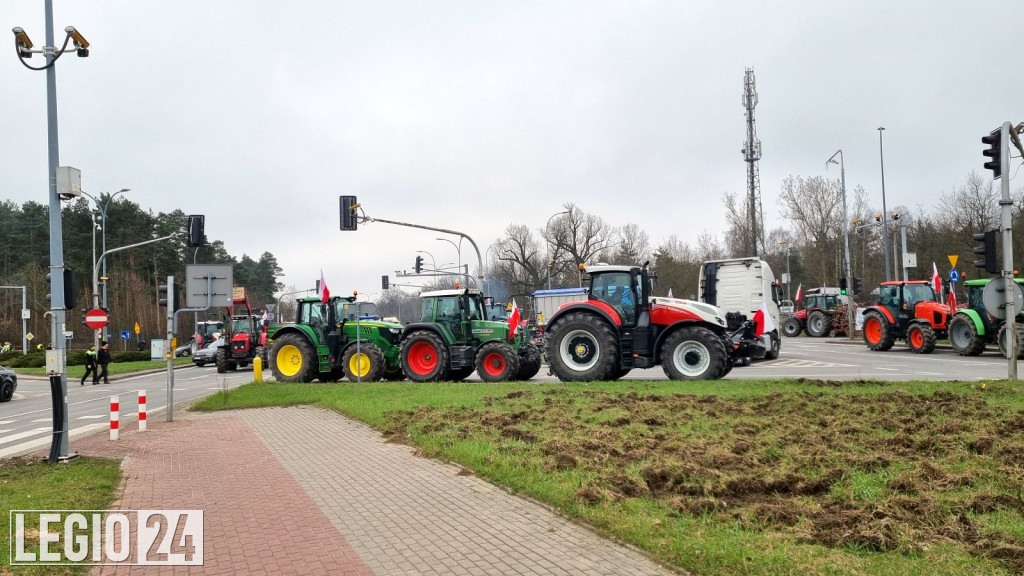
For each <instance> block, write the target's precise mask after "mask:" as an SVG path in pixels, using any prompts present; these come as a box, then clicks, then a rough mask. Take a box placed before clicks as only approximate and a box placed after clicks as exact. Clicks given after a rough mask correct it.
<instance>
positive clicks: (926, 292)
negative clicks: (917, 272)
mask: <svg viewBox="0 0 1024 576" xmlns="http://www.w3.org/2000/svg"><path fill="white" fill-rule="evenodd" d="M903 300H904V302H906V304H907V308H909V309H910V310H913V309H914V306H916V305H917V303H918V302H934V301H935V290H933V289H932V287H931V286H930V285H928V284H906V285H904V286H903Z"/></svg>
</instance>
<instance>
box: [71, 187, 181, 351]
mask: <svg viewBox="0 0 1024 576" xmlns="http://www.w3.org/2000/svg"><path fill="white" fill-rule="evenodd" d="M130 191H131V188H121V189H120V190H118V191H117V192H114V193H113V194H110V195H108V196H107V200H106V202H103V204H102V206H101V205H100V201H99V200H98V199H97V198H96V197H95V196H93V195H92V194H89V193H87V192H82V195H83V196H88V197H89V198H91V199H92V201H93V204H95V205H96V209H97V210H98V211H99V213H100V222H101V226H103V235H102V236H103V245H102V246H103V249H102V250H101V251H100V253H101V254H106V252H107V209H108V208H110V202H111V201H113V200H114V198H115V197H116V196H117V195H118V194H124V193H125V192H130ZM100 198H103V194H100ZM95 243H96V242H95V240H94V241H93V244H95ZM197 252H198V249H197ZM94 260H95V257H94ZM100 265H101V266H102V269H101V270H100V278H101V279H102V280H103V309H104V310H106V308H107V259H106V258H103V261H102V262H100ZM93 276H95V274H93ZM92 289H93V294H95V292H96V290H97V289H98V287H97V286H93V287H92ZM97 307H99V304H98V303H97V302H96V299H95V298H93V308H97ZM103 339H104V340H107V339H108V336H107V327H106V326H104V327H103ZM97 347H98V346H97Z"/></svg>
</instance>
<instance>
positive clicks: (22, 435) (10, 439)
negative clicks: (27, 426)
mask: <svg viewBox="0 0 1024 576" xmlns="http://www.w3.org/2000/svg"><path fill="white" fill-rule="evenodd" d="M50 431H52V430H51V429H50V428H48V427H47V428H34V429H32V430H29V431H27V432H21V433H18V434H15V435H13V436H8V437H6V438H4V439H3V440H0V444H7V443H8V442H14V441H15V440H21V439H22V438H28V437H29V436H38V435H39V433H41V432H50Z"/></svg>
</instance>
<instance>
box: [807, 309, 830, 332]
mask: <svg viewBox="0 0 1024 576" xmlns="http://www.w3.org/2000/svg"><path fill="white" fill-rule="evenodd" d="M831 331H832V317H831V316H829V315H828V314H826V313H824V312H823V311H821V310H815V311H814V312H811V315H810V316H808V317H807V333H808V334H809V335H811V336H814V337H815V338H822V337H824V336H828V333H829V332H831Z"/></svg>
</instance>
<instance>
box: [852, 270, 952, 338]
mask: <svg viewBox="0 0 1024 576" xmlns="http://www.w3.org/2000/svg"><path fill="white" fill-rule="evenodd" d="M948 321H949V307H948V306H946V305H945V304H942V303H941V302H939V301H938V299H937V298H936V297H935V290H934V289H933V288H932V285H931V282H927V281H924V280H918V281H906V282H898V281H897V282H882V283H881V284H880V285H879V286H878V303H877V304H875V305H874V306H871V307H870V308H868V309H867V310H866V311H865V312H864V343H865V344H867V346H868V348H869V349H871V350H877V351H885V350H889V349H890V348H892V346H893V344H894V343H895V341H896V340H897V339H898V338H905V339H906V340H907V346H909V347H910V350H911V351H912V352H915V353H917V354H931V352H932V350H935V340H936V339H937V338H945V337H946V331H947V329H948V328H947V323H948Z"/></svg>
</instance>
